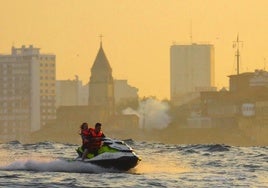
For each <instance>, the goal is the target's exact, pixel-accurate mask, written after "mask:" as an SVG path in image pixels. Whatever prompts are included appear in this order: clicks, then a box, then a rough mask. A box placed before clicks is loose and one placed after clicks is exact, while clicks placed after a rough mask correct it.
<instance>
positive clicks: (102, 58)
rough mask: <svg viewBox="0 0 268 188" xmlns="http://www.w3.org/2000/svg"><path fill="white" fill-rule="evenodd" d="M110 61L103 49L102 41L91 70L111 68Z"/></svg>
mask: <svg viewBox="0 0 268 188" xmlns="http://www.w3.org/2000/svg"><path fill="white" fill-rule="evenodd" d="M111 69H112V68H111V66H110V63H109V61H108V59H107V57H106V55H105V53H104V51H103V48H102V42H101V43H100V49H99V52H98V54H97V56H96V59H95V61H94V64H93V66H92V70H111Z"/></svg>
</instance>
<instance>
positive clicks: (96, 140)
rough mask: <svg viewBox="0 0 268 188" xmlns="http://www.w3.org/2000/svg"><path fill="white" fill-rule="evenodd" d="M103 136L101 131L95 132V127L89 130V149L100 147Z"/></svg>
mask: <svg viewBox="0 0 268 188" xmlns="http://www.w3.org/2000/svg"><path fill="white" fill-rule="evenodd" d="M102 137H103V133H102V131H100V132H98V133H96V132H95V129H91V130H90V136H89V145H88V147H89V149H92V150H95V149H99V148H100V147H101V138H102Z"/></svg>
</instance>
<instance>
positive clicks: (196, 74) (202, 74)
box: [170, 44, 216, 103]
mask: <svg viewBox="0 0 268 188" xmlns="http://www.w3.org/2000/svg"><path fill="white" fill-rule="evenodd" d="M214 69H215V65H214V46H213V45H210V44H190V45H172V46H171V47H170V99H171V101H173V102H175V103H180V100H183V98H185V97H186V96H187V97H189V94H190V93H191V94H193V93H196V92H200V91H211V90H216V88H215V87H214V82H215V73H214V71H215V70H214Z"/></svg>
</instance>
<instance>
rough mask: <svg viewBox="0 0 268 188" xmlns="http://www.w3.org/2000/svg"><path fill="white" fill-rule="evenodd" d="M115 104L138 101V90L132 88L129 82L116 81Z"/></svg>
mask: <svg viewBox="0 0 268 188" xmlns="http://www.w3.org/2000/svg"><path fill="white" fill-rule="evenodd" d="M114 96H115V103H116V104H117V103H121V102H123V103H125V102H128V101H131V100H138V98H139V96H138V88H136V87H133V86H130V85H129V84H128V83H127V80H114Z"/></svg>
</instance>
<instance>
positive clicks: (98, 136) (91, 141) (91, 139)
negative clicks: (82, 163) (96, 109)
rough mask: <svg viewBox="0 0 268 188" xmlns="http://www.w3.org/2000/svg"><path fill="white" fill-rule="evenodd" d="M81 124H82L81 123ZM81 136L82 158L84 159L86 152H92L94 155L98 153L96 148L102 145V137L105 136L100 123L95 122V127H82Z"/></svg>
mask: <svg viewBox="0 0 268 188" xmlns="http://www.w3.org/2000/svg"><path fill="white" fill-rule="evenodd" d="M82 125H83V124H82ZM81 136H82V140H83V146H82V147H83V149H84V152H83V155H82V160H84V159H85V158H86V156H87V154H88V153H93V154H94V155H97V154H98V149H99V148H100V147H101V145H102V138H104V137H105V135H104V134H103V132H102V131H101V123H96V124H95V129H92V128H86V126H85V127H84V129H83V130H81Z"/></svg>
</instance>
